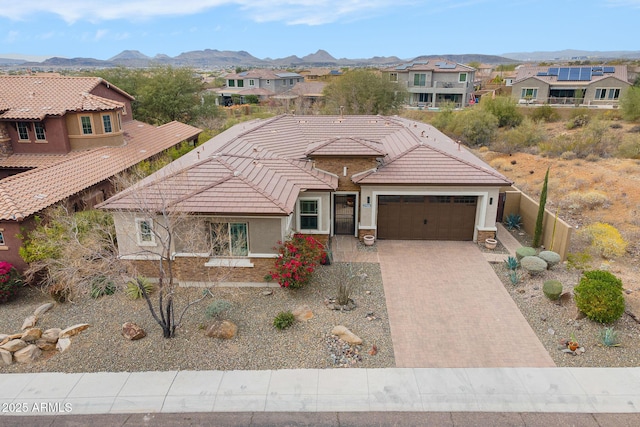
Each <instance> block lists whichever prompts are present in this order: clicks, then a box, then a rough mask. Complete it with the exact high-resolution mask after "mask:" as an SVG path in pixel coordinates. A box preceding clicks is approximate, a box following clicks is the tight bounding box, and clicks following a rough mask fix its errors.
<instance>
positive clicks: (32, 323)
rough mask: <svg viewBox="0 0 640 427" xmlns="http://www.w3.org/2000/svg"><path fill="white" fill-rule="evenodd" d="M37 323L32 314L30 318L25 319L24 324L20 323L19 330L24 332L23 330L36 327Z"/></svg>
mask: <svg viewBox="0 0 640 427" xmlns="http://www.w3.org/2000/svg"><path fill="white" fill-rule="evenodd" d="M37 321H38V319H37V318H36V316H35V315H34V314H32V315H31V316H27V318H26V319H24V322H22V327H21V328H20V330H21V331H24V330H25V329H29V328H33V327H34V326H36V322H37Z"/></svg>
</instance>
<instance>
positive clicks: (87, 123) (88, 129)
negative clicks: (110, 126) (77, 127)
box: [80, 116, 93, 135]
mask: <svg viewBox="0 0 640 427" xmlns="http://www.w3.org/2000/svg"><path fill="white" fill-rule="evenodd" d="M80 124H81V126H82V134H83V135H92V134H93V126H92V124H91V116H80Z"/></svg>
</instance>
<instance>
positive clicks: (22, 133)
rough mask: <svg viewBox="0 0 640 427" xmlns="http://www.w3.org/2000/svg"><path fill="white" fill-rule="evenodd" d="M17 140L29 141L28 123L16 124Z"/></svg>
mask: <svg viewBox="0 0 640 427" xmlns="http://www.w3.org/2000/svg"><path fill="white" fill-rule="evenodd" d="M18 139H21V140H23V141H28V140H29V123H26V122H18Z"/></svg>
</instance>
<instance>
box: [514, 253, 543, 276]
mask: <svg viewBox="0 0 640 427" xmlns="http://www.w3.org/2000/svg"><path fill="white" fill-rule="evenodd" d="M520 266H521V267H522V268H524V269H525V270H527V272H528V273H529V274H530V275H532V276H535V275H538V274H540V273H542V272H544V271H545V270H546V269H547V262H546V261H545V260H543V259H542V258H538V257H537V256H526V257H523V258H522V259H521V260H520Z"/></svg>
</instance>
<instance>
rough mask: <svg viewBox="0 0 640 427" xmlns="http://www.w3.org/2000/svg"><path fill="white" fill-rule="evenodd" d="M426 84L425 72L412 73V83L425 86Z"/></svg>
mask: <svg viewBox="0 0 640 427" xmlns="http://www.w3.org/2000/svg"><path fill="white" fill-rule="evenodd" d="M426 84H427V75H426V74H414V75H413V85H414V86H425V85H426Z"/></svg>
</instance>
